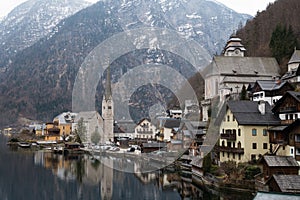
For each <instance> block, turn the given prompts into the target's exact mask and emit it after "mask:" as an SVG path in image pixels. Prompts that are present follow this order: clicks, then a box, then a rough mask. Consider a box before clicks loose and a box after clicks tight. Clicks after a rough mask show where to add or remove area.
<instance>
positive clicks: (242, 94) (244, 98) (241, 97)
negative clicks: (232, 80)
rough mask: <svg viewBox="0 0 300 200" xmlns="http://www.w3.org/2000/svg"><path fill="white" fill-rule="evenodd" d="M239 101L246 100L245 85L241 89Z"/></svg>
mask: <svg viewBox="0 0 300 200" xmlns="http://www.w3.org/2000/svg"><path fill="white" fill-rule="evenodd" d="M240 100H247V90H246V86H245V85H243V87H242V91H241V96H240Z"/></svg>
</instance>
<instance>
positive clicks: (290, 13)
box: [237, 0, 300, 73]
mask: <svg viewBox="0 0 300 200" xmlns="http://www.w3.org/2000/svg"><path fill="white" fill-rule="evenodd" d="M299 11H300V1H299V0H277V1H275V2H274V3H272V4H269V6H268V7H267V9H266V10H265V11H262V12H258V13H257V15H256V16H255V17H254V18H253V19H252V20H249V21H248V22H247V23H246V25H245V27H243V28H241V29H240V30H238V31H237V36H238V37H240V38H241V39H242V41H243V44H244V45H245V47H246V48H247V56H273V57H275V58H276V59H277V61H278V62H279V64H280V66H281V73H284V72H285V71H286V70H287V67H286V64H287V61H288V59H289V58H290V56H291V54H292V53H293V51H294V48H295V47H297V46H298V44H297V43H298V42H299V41H300V17H299ZM298 48H299V47H298Z"/></svg>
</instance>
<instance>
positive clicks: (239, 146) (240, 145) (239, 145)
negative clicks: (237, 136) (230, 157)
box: [238, 141, 242, 149]
mask: <svg viewBox="0 0 300 200" xmlns="http://www.w3.org/2000/svg"><path fill="white" fill-rule="evenodd" d="M238 148H239V149H241V148H242V144H241V142H240V141H239V142H238Z"/></svg>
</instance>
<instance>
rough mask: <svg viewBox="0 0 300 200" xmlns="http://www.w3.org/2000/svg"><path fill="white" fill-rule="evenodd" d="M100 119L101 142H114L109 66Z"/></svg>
mask: <svg viewBox="0 0 300 200" xmlns="http://www.w3.org/2000/svg"><path fill="white" fill-rule="evenodd" d="M102 118H103V132H104V138H103V139H102V141H109V140H110V141H113V140H114V132H113V131H114V129H113V127H114V103H113V99H112V92H111V80H110V66H109V67H108V68H107V73H106V83H105V94H104V95H103V100H102Z"/></svg>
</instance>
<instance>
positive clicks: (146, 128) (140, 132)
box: [134, 118, 157, 140]
mask: <svg viewBox="0 0 300 200" xmlns="http://www.w3.org/2000/svg"><path fill="white" fill-rule="evenodd" d="M156 133H157V129H156V126H154V125H153V124H152V123H151V122H150V120H149V119H146V118H144V119H142V120H141V121H140V122H139V123H138V124H137V125H136V127H135V129H134V135H135V139H145V140H148V139H151V140H154V139H155V135H156Z"/></svg>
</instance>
